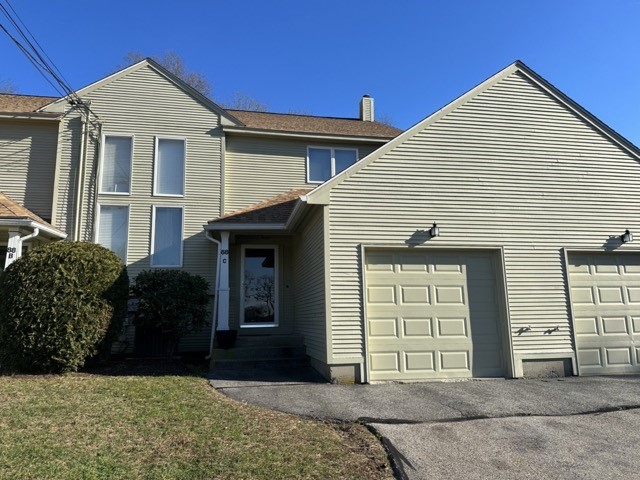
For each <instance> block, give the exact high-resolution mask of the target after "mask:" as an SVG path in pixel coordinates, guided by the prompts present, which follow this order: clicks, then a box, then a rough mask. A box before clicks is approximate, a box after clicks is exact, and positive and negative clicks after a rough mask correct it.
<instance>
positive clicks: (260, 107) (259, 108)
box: [222, 92, 269, 112]
mask: <svg viewBox="0 0 640 480" xmlns="http://www.w3.org/2000/svg"><path fill="white" fill-rule="evenodd" d="M222 106H223V107H224V108H229V109H232V110H251V111H253V112H267V111H268V110H269V105H268V104H266V103H265V102H262V101H260V100H258V99H257V98H255V97H252V96H251V95H248V94H246V93H242V92H235V93H234V94H233V95H232V96H231V99H230V100H229V101H227V102H223V103H222Z"/></svg>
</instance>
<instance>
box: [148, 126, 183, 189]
mask: <svg viewBox="0 0 640 480" xmlns="http://www.w3.org/2000/svg"><path fill="white" fill-rule="evenodd" d="M186 150H187V149H186V140H185V139H184V138H158V137H156V158H155V171H154V185H153V194H154V195H163V196H169V197H183V196H184V169H185V155H186Z"/></svg>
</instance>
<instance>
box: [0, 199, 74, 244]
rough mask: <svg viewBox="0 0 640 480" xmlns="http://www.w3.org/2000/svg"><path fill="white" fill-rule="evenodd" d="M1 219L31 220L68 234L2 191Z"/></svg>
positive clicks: (0, 201) (62, 234) (0, 202)
mask: <svg viewBox="0 0 640 480" xmlns="http://www.w3.org/2000/svg"><path fill="white" fill-rule="evenodd" d="M0 219H1V220H30V221H32V222H36V223H39V224H41V225H42V226H44V227H47V228H50V229H53V230H55V231H56V232H59V233H60V234H61V236H66V235H65V234H64V233H63V232H61V231H60V230H58V229H57V228H56V227H54V226H53V225H51V224H50V223H49V222H46V221H44V220H43V219H42V218H41V217H39V216H38V215H36V214H35V213H33V212H32V211H31V210H29V209H27V208H25V207H23V206H22V205H20V204H19V203H18V202H16V201H14V200H12V199H11V198H10V197H8V196H7V195H5V194H4V193H2V192H0Z"/></svg>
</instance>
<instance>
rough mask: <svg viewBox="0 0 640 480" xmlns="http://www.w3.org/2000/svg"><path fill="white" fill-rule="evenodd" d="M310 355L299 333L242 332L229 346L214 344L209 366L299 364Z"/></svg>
mask: <svg viewBox="0 0 640 480" xmlns="http://www.w3.org/2000/svg"><path fill="white" fill-rule="evenodd" d="M308 365H309V357H307V355H306V349H305V346H304V343H303V338H302V336H301V335H242V336H238V339H237V340H236V344H235V346H234V347H233V348H231V349H229V350H223V349H220V348H216V349H214V350H213V355H212V356H211V365H210V368H211V369H216V370H218V369H225V370H235V369H239V370H243V369H252V368H283V367H286V368H301V367H306V366H308Z"/></svg>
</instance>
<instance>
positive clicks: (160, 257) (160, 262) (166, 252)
mask: <svg viewBox="0 0 640 480" xmlns="http://www.w3.org/2000/svg"><path fill="white" fill-rule="evenodd" d="M182 217H183V209H182V207H160V206H154V207H153V219H152V236H151V266H152V267H181V266H182Z"/></svg>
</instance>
